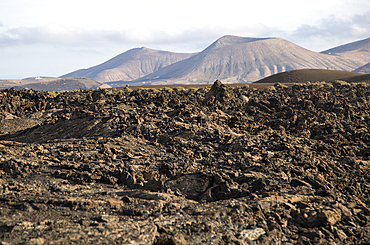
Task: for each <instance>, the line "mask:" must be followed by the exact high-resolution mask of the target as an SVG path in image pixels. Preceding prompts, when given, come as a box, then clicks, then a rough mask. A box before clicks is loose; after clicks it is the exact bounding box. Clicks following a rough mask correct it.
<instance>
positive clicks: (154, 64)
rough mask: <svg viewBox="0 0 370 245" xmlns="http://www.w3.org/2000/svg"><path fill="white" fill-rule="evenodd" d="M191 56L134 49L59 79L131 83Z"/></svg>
mask: <svg viewBox="0 0 370 245" xmlns="http://www.w3.org/2000/svg"><path fill="white" fill-rule="evenodd" d="M192 55H194V54H192V53H173V52H167V51H159V50H154V49H148V48H145V47H142V48H134V49H131V50H128V51H126V52H124V53H122V54H120V55H117V56H116V57H114V58H112V59H110V60H108V61H106V62H104V63H102V64H99V65H97V66H94V67H91V68H88V69H81V70H77V71H74V72H71V73H68V74H65V75H63V76H61V78H67V77H86V78H91V79H94V80H96V81H99V82H103V83H107V82H112V81H131V80H134V79H138V78H140V77H143V76H145V75H147V74H150V73H152V72H155V71H157V70H159V69H161V68H163V67H165V66H168V65H170V64H173V63H175V62H177V61H180V60H183V59H186V58H189V57H191V56H192Z"/></svg>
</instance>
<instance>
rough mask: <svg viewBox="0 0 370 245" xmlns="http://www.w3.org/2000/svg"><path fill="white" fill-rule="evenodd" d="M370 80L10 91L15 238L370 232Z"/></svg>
mask: <svg viewBox="0 0 370 245" xmlns="http://www.w3.org/2000/svg"><path fill="white" fill-rule="evenodd" d="M369 111H370V87H368V86H365V85H364V84H350V85H349V84H339V83H336V84H335V86H333V85H332V84H330V83H315V84H309V83H307V84H298V85H294V86H292V87H286V86H283V85H281V84H276V85H275V86H273V87H270V88H267V89H264V90H255V89H248V88H247V87H245V86H243V87H237V88H233V89H232V88H230V87H228V86H226V85H223V84H222V83H221V82H220V81H216V82H215V83H214V84H213V86H212V87H211V88H209V89H199V90H197V91H195V90H185V89H180V88H178V89H174V90H169V89H163V90H160V91H156V90H146V89H142V90H137V91H132V92H130V91H128V90H127V89H126V90H123V91H118V90H92V91H83V90H80V91H73V92H64V93H60V94H58V95H57V96H55V94H51V93H47V92H43V91H42V92H37V91H33V90H21V91H18V90H14V89H9V90H2V91H0V241H1V243H2V244H71V243H73V244H320V243H321V244H367V243H369V242H370V240H369V237H370V228H369V227H370V209H369V207H370V199H369V193H370V183H369V176H370V175H369V171H370V148H369V144H370V127H369V124H370V116H369Z"/></svg>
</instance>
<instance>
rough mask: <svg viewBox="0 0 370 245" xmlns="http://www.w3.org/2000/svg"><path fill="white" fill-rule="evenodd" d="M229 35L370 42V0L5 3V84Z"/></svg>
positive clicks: (1, 72) (1, 28)
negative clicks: (134, 51)
mask: <svg viewBox="0 0 370 245" xmlns="http://www.w3.org/2000/svg"><path fill="white" fill-rule="evenodd" d="M223 35H237V36H244V37H281V38H284V39H287V40H288V41H291V42H293V43H295V44H297V45H300V46H302V47H304V48H307V49H309V50H312V51H318V52H319V51H323V50H325V49H329V48H332V47H334V46H338V45H341V44H345V43H348V42H353V41H357V40H361V39H365V38H368V37H370V1H369V0H310V1H297V0H281V1H276V0H271V1H270V0H253V1H249V0H226V1H221V0H185V1H183V0H104V1H101V0H99V1H95V0H32V1H30V0H0V79H1V78H25V77H30V76H60V75H63V74H65V73H68V72H71V71H74V70H77V69H80V68H87V67H90V66H93V65H97V64H99V63H102V62H104V61H106V60H108V59H110V58H112V57H113V56H116V55H118V54H120V53H123V52H125V51H127V50H128V49H131V48H135V47H141V46H146V47H148V48H153V49H161V50H167V51H173V52H195V51H201V50H203V49H204V48H206V47H207V46H208V45H209V44H211V43H212V42H213V41H215V40H216V39H218V38H219V37H221V36H223Z"/></svg>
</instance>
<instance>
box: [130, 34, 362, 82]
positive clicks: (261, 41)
mask: <svg viewBox="0 0 370 245" xmlns="http://www.w3.org/2000/svg"><path fill="white" fill-rule="evenodd" d="M363 64H364V63H363V62H356V61H352V60H349V59H343V58H341V57H338V56H333V55H328V54H321V53H316V52H312V51H309V50H307V49H304V48H302V47H300V46H298V45H295V44H293V43H291V42H289V41H287V40H284V39H281V38H245V37H236V36H224V37H222V38H220V39H218V40H217V41H215V42H214V43H213V44H211V45H210V46H209V47H208V48H206V49H205V50H203V51H202V52H200V53H198V54H196V55H194V56H191V57H190V58H188V59H185V60H182V61H179V62H177V63H174V64H172V65H169V66H167V67H165V68H163V69H160V70H158V71H156V72H153V73H151V74H149V75H147V76H145V77H142V78H139V79H137V80H134V81H132V83H131V84H132V85H140V84H143V83H145V84H166V83H168V84H171V83H176V84H189V83H212V82H213V81H215V80H216V79H218V80H222V81H223V82H225V83H238V82H253V81H256V80H259V79H261V78H264V77H266V76H270V75H272V74H276V73H279V72H284V71H289V70H296V69H304V68H315V69H329V70H353V69H356V68H357V67H359V66H360V65H363Z"/></svg>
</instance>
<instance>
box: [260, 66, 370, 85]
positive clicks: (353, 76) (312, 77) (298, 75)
mask: <svg viewBox="0 0 370 245" xmlns="http://www.w3.org/2000/svg"><path fill="white" fill-rule="evenodd" d="M362 76H363V75H362V74H359V73H354V72H347V71H335V70H322V69H302V70H294V71H287V72H282V73H278V74H275V75H272V76H269V77H266V78H264V79H261V80H259V81H257V82H255V83H305V82H307V81H309V82H322V81H325V82H332V81H334V80H345V81H350V82H360V81H364V80H367V79H368V78H365V77H362ZM361 78H362V79H361Z"/></svg>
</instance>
